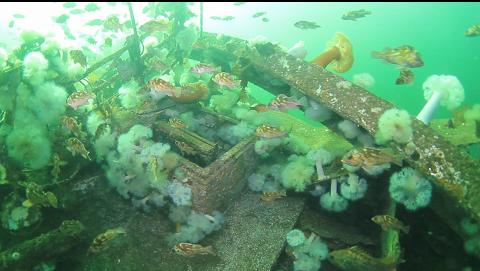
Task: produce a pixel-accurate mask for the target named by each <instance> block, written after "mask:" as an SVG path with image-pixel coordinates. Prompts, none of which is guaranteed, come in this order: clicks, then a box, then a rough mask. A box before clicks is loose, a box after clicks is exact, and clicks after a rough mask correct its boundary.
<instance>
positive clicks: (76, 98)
mask: <svg viewBox="0 0 480 271" xmlns="http://www.w3.org/2000/svg"><path fill="white" fill-rule="evenodd" d="M95 97H96V95H95V93H93V92H86V91H75V92H74V93H72V94H70V96H68V98H67V104H68V105H69V106H70V107H71V108H73V109H74V110H77V108H78V107H80V106H82V105H85V104H87V103H88V101H90V100H92V99H95Z"/></svg>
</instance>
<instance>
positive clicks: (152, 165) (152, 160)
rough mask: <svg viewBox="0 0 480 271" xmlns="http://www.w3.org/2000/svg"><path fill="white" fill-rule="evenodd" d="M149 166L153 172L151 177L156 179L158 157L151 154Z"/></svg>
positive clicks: (157, 178) (157, 177)
mask: <svg viewBox="0 0 480 271" xmlns="http://www.w3.org/2000/svg"><path fill="white" fill-rule="evenodd" d="M148 164H149V168H150V171H151V172H152V173H153V178H154V180H155V181H158V180H159V179H160V177H159V176H158V159H157V157H156V156H154V155H152V156H151V157H150V160H149V163H148Z"/></svg>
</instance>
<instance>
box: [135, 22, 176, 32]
mask: <svg viewBox="0 0 480 271" xmlns="http://www.w3.org/2000/svg"><path fill="white" fill-rule="evenodd" d="M139 29H140V30H141V31H143V32H147V33H152V32H155V31H158V32H167V31H170V30H171V29H172V23H171V22H169V21H166V20H151V21H148V22H146V23H144V24H143V25H142V26H140V28H139Z"/></svg>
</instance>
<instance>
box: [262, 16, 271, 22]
mask: <svg viewBox="0 0 480 271" xmlns="http://www.w3.org/2000/svg"><path fill="white" fill-rule="evenodd" d="M262 22H264V23H268V22H270V20H269V19H268V18H267V17H264V18H262Z"/></svg>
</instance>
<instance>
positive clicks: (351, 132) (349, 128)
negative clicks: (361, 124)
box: [338, 120, 361, 139]
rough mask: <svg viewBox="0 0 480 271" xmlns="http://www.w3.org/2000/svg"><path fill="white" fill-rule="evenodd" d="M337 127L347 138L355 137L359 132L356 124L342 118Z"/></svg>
mask: <svg viewBox="0 0 480 271" xmlns="http://www.w3.org/2000/svg"><path fill="white" fill-rule="evenodd" d="M338 129H340V131H342V132H343V135H344V136H345V137H346V138H348V139H354V138H356V137H357V136H358V135H359V134H360V133H361V131H360V129H359V128H358V126H357V125H356V124H355V123H353V122H352V121H350V120H342V121H340V122H339V123H338Z"/></svg>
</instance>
